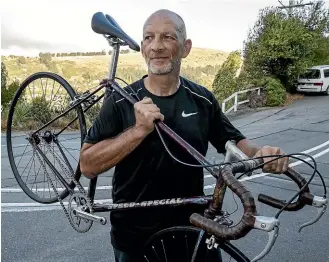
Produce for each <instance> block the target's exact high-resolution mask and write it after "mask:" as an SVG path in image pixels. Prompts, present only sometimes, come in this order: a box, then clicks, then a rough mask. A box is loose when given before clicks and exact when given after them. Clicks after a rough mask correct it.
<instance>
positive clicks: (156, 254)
mask: <svg viewBox="0 0 329 262" xmlns="http://www.w3.org/2000/svg"><path fill="white" fill-rule="evenodd" d="M152 249H153V252H154V254H155V256H156V257H157V259H158V260H159V261H160V262H161V259H160V258H159V255H158V253H157V252H156V250H155V248H154V246H152Z"/></svg>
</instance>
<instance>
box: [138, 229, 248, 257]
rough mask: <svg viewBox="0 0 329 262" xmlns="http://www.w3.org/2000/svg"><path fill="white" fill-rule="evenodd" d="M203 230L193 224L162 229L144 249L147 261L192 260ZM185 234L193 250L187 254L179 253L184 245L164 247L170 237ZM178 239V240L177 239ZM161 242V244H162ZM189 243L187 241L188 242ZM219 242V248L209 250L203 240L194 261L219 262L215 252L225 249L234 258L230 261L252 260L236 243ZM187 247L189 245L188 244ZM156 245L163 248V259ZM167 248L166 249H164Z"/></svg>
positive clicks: (205, 235)
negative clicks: (167, 248)
mask: <svg viewBox="0 0 329 262" xmlns="http://www.w3.org/2000/svg"><path fill="white" fill-rule="evenodd" d="M200 232H201V230H200V229H199V228H196V227H193V226H176V227H170V228H166V229H163V230H160V231H159V232H157V233H155V234H153V235H152V236H151V237H150V238H149V239H148V240H147V242H146V244H145V246H144V249H143V256H144V259H145V260H144V261H145V262H153V261H166V262H174V261H189V262H190V261H191V259H192V255H193V249H194V246H195V243H196V241H197V240H198V237H199V233H200ZM183 235H184V238H185V241H186V239H188V238H189V239H190V240H189V241H190V244H191V245H190V247H191V250H190V251H189V250H187V254H183V253H184V252H181V253H179V252H178V250H182V249H183V248H184V247H183V246H179V245H174V244H173V243H171V244H170V245H172V246H171V247H172V248H173V250H165V248H164V242H165V240H168V238H171V239H172V238H173V237H174V238H175V236H176V239H179V238H181V237H182V236H183ZM207 236H209V235H207V233H205V234H204V237H203V240H205V238H206V237H207ZM176 241H178V240H176ZM183 242H184V241H182V242H177V244H178V243H180V244H183ZM160 243H161V246H160ZM186 243H187V242H186ZM217 243H218V248H217V250H216V249H215V251H214V250H213V251H209V250H208V249H207V246H206V243H205V242H204V241H202V242H201V244H200V246H199V248H198V251H197V255H196V259H195V261H194V262H201V261H202V262H210V261H211V262H215V261H216V262H219V261H220V260H216V257H214V252H219V250H220V252H222V251H225V254H227V255H228V256H230V257H231V258H233V259H234V260H230V261H232V262H233V261H237V262H250V260H249V259H248V258H247V257H246V256H245V255H244V254H243V253H242V252H241V251H240V250H239V249H238V248H237V247H235V246H234V245H232V244H231V243H230V242H228V241H226V240H223V241H221V242H217ZM186 246H187V247H189V245H187V244H186ZM156 247H159V249H162V250H163V252H162V251H161V255H163V256H164V259H161V256H160V252H159V253H158V252H156V251H155V249H156ZM164 250H165V251H164Z"/></svg>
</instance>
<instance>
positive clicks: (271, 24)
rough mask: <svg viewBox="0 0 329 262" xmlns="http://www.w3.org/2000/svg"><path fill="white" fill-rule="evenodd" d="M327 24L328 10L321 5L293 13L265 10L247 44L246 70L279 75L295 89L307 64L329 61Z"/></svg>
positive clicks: (288, 86) (256, 76) (257, 76)
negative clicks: (296, 81)
mask: <svg viewBox="0 0 329 262" xmlns="http://www.w3.org/2000/svg"><path fill="white" fill-rule="evenodd" d="M300 2H301V3H302V1H300ZM305 10H308V11H307V12H306V11H305ZM328 23H329V10H326V9H324V7H323V5H321V4H315V5H314V6H313V7H311V8H308V9H306V7H305V9H303V8H301V9H300V10H299V11H296V12H294V13H292V15H291V16H288V15H287V13H286V11H283V10H279V9H276V8H273V7H267V8H265V9H262V10H261V11H260V14H259V17H258V20H257V22H256V24H255V26H254V27H253V29H252V30H251V31H250V32H249V35H248V38H247V40H246V41H245V43H244V54H243V56H244V60H245V61H244V70H246V72H247V74H250V75H252V76H253V77H254V78H256V79H257V78H262V77H266V76H268V77H274V78H278V79H279V80H280V81H281V83H282V84H283V85H284V86H285V88H286V89H287V90H288V91H290V90H292V87H293V86H294V83H295V80H296V78H297V76H298V75H299V74H301V73H303V72H304V71H305V70H306V68H307V67H310V66H312V65H316V64H322V63H326V62H327V61H329V48H328V43H329V41H328V36H327V35H326V33H327V32H328Z"/></svg>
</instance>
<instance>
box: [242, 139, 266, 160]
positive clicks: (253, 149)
mask: <svg viewBox="0 0 329 262" xmlns="http://www.w3.org/2000/svg"><path fill="white" fill-rule="evenodd" d="M236 146H237V147H238V148H239V149H240V150H241V151H242V152H243V153H245V154H246V155H247V156H248V157H253V156H254V155H256V153H257V152H258V151H259V150H260V149H261V147H260V146H258V145H256V144H255V143H252V142H251V141H250V140H247V139H242V140H240V141H239V142H238V143H237V144H236Z"/></svg>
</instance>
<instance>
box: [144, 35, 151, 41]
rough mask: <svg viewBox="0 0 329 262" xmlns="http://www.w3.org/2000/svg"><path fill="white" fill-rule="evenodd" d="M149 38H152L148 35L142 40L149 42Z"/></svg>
mask: <svg viewBox="0 0 329 262" xmlns="http://www.w3.org/2000/svg"><path fill="white" fill-rule="evenodd" d="M151 38H152V37H151V36H149V35H148V36H145V37H144V40H150V39H151Z"/></svg>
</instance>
